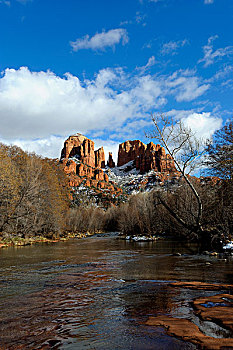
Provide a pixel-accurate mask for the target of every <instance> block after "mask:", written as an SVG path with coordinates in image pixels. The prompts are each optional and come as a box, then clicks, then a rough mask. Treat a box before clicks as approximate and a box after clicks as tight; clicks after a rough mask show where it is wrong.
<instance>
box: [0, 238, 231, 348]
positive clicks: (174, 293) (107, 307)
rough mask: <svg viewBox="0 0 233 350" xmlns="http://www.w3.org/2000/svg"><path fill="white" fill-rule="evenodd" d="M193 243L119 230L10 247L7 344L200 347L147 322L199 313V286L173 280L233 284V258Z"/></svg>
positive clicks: (4, 265) (5, 260)
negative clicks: (142, 238)
mask: <svg viewBox="0 0 233 350" xmlns="http://www.w3.org/2000/svg"><path fill="white" fill-rule="evenodd" d="M190 249H191V250H190ZM192 249H193V247H191V246H189V247H187V248H182V247H181V246H180V245H179V244H178V243H176V244H174V242H170V241H157V242H153V243H150V242H149V243H144V244H142V243H130V242H126V241H123V240H119V239H117V236H116V235H115V234H109V235H100V236H94V237H90V238H86V239H83V240H70V241H68V242H65V243H64V242H62V243H56V244H53V245H38V246H29V247H24V248H8V249H5V250H3V249H2V250H1V251H0V319H1V324H0V331H1V335H0V339H1V340H0V344H1V347H0V349H195V346H194V345H191V344H189V343H184V342H182V341H180V340H178V339H175V338H174V337H170V336H168V335H166V334H165V332H164V330H163V329H162V328H154V327H149V326H145V325H144V323H145V320H146V319H147V318H148V316H156V315H161V314H168V315H181V317H182V313H183V317H184V316H185V317H193V315H192V311H191V310H190V307H189V301H190V300H191V299H192V298H193V297H195V293H197V292H196V291H188V290H186V291H185V294H184V293H183V291H182V293H181V291H180V290H179V289H176V290H175V289H172V288H170V287H169V286H168V281H173V280H186V281H189V280H190V281H191V280H196V281H205V282H225V283H232V282H233V281H232V262H231V261H229V262H227V263H226V262H222V261H219V260H217V259H216V258H209V257H204V256H198V255H191V254H190V252H191V251H192ZM177 251H179V252H181V253H183V254H185V255H182V257H176V256H173V255H172V254H173V253H174V252H177ZM206 262H210V264H211V265H208V266H207V265H206ZM203 293H204V292H203ZM198 295H200V292H199V294H198ZM205 295H206V293H205Z"/></svg>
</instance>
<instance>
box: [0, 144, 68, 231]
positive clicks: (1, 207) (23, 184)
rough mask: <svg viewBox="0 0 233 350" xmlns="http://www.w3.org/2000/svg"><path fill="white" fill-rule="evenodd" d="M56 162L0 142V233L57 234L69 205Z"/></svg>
mask: <svg viewBox="0 0 233 350" xmlns="http://www.w3.org/2000/svg"><path fill="white" fill-rule="evenodd" d="M68 196H69V192H68V187H67V179H66V177H65V174H64V172H63V170H62V169H61V168H60V167H59V164H57V163H56V162H54V161H52V160H49V159H42V158H40V157H38V156H36V155H35V154H28V153H26V152H24V151H22V150H21V149H20V148H19V147H16V146H6V145H3V144H0V236H2V235H3V234H9V233H13V234H15V235H19V236H22V237H24V236H33V235H44V236H51V235H59V234H60V233H61V232H62V231H63V230H64V229H65V222H66V215H67V211H68V208H69V198H68Z"/></svg>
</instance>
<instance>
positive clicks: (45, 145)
mask: <svg viewBox="0 0 233 350" xmlns="http://www.w3.org/2000/svg"><path fill="white" fill-rule="evenodd" d="M64 141H65V138H64V137H61V136H54V135H52V136H49V137H47V138H41V139H34V140H33V139H32V140H24V139H17V138H16V139H14V140H9V139H4V138H0V142H2V143H4V144H7V145H11V144H14V145H16V146H18V147H20V148H22V149H23V150H24V151H27V152H35V153H36V154H38V155H41V156H43V157H48V158H60V154H61V150H62V148H63V144H64Z"/></svg>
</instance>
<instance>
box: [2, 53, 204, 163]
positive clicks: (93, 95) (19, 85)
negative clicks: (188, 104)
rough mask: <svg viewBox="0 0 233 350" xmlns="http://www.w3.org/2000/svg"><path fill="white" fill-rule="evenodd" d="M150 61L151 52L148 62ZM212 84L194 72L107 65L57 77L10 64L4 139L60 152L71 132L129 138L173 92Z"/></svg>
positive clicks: (182, 95)
mask: <svg viewBox="0 0 233 350" xmlns="http://www.w3.org/2000/svg"><path fill="white" fill-rule="evenodd" d="M152 63H153V57H152V58H151V60H149V61H148V63H147V64H148V65H150V64H152ZM208 87H209V85H206V84H203V83H202V81H201V79H200V78H198V77H196V76H195V72H191V71H188V72H187V71H177V72H175V73H174V74H173V75H171V76H158V75H155V76H153V75H148V74H147V75H146V74H141V73H140V74H138V75H130V74H126V73H124V71H123V70H122V69H103V70H101V71H100V72H99V73H98V74H97V75H96V77H95V79H93V80H87V79H86V80H84V81H81V80H79V78H78V77H76V76H73V75H71V74H68V73H67V74H66V75H65V76H64V77H59V76H56V75H55V74H54V73H52V72H49V71H47V72H31V71H30V70H29V69H28V68H26V67H22V68H20V69H18V70H15V69H6V70H5V72H3V75H2V77H1V78H0V120H1V128H0V139H1V140H2V141H4V142H8V143H10V142H12V143H17V144H18V145H21V146H22V147H23V148H24V149H27V150H30V151H32V150H34V151H35V152H37V153H39V154H43V155H45V156H51V157H54V156H55V155H56V156H59V154H57V152H58V148H59V151H60V147H61V146H60V145H61V144H62V143H63V141H64V139H65V138H66V137H67V136H69V135H70V134H73V133H76V132H81V133H83V134H87V135H92V134H94V135H96V136H94V135H93V136H94V138H101V135H104V136H105V138H106V137H108V138H109V139H110V138H111V137H112V141H114V138H115V139H117V140H119V138H121V137H123V136H124V137H126V138H127V135H132V134H133V133H134V134H136V133H138V131H139V132H141V131H142V130H143V128H144V127H145V125H146V124H145V119H146V118H148V116H149V115H150V112H151V111H154V110H156V109H159V110H160V109H161V107H162V106H165V105H166V104H167V99H168V98H169V96H174V97H175V99H176V100H177V101H178V102H179V101H190V100H194V99H195V98H197V97H198V96H201V95H202V94H203V93H204V92H205V91H206V90H207V89H208ZM98 134H99V135H100V136H98ZM51 135H53V136H51Z"/></svg>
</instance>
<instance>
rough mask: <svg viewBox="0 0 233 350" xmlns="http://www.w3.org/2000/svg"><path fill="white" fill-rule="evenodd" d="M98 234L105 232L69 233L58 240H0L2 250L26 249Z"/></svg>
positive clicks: (43, 238)
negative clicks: (31, 246)
mask: <svg viewBox="0 0 233 350" xmlns="http://www.w3.org/2000/svg"><path fill="white" fill-rule="evenodd" d="M97 233H103V232H95V233H91V232H86V233H68V234H67V236H65V237H58V238H47V237H43V236H35V237H29V238H22V237H17V236H15V237H11V238H8V239H0V250H1V249H3V248H10V247H14V248H15V247H26V246H29V245H34V244H41V243H47V244H49V243H57V242H66V241H68V240H69V239H71V238H77V239H82V238H86V237H90V236H93V235H95V234H97Z"/></svg>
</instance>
